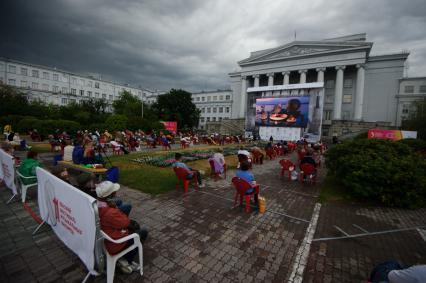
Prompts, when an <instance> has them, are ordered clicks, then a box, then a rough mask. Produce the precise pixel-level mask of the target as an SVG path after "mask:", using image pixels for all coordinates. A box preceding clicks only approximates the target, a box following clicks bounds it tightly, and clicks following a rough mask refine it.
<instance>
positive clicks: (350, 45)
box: [238, 41, 372, 66]
mask: <svg viewBox="0 0 426 283" xmlns="http://www.w3.org/2000/svg"><path fill="white" fill-rule="evenodd" d="M371 47H372V43H370V42H330V41H327V42H325V41H321V42H306V41H304V42H303V41H299V42H298V41H295V42H292V43H290V44H286V45H283V46H280V47H277V48H273V49H267V50H262V51H256V52H253V53H252V54H251V56H250V57H249V58H247V59H244V60H242V61H239V62H238V64H239V65H240V66H241V65H250V64H259V63H266V62H268V61H277V60H287V59H290V58H291V59H293V58H299V57H305V56H322V55H326V54H330V53H343V52H350V51H355V50H362V49H363V50H366V51H367V53H368V52H369V51H370V49H371Z"/></svg>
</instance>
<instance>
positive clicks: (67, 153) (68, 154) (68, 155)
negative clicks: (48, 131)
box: [62, 140, 74, 162]
mask: <svg viewBox="0 0 426 283" xmlns="http://www.w3.org/2000/svg"><path fill="white" fill-rule="evenodd" d="M66 144H67V145H66V146H65V147H64V156H63V158H62V160H64V161H69V162H71V161H72V153H73V151H74V146H73V145H71V142H70V141H69V140H67V141H66Z"/></svg>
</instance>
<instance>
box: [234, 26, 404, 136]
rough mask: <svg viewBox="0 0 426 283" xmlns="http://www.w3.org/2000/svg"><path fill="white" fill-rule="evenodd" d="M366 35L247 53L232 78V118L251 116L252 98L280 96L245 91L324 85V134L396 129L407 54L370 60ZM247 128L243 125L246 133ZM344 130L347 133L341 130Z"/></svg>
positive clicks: (252, 108)
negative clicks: (381, 127)
mask: <svg viewBox="0 0 426 283" xmlns="http://www.w3.org/2000/svg"><path fill="white" fill-rule="evenodd" d="M372 47H373V42H369V41H367V40H366V34H365V33H363V34H356V35H349V36H343V37H338V38H332V39H325V40H320V41H293V42H291V43H288V44H285V45H282V46H279V47H276V48H271V49H266V50H260V51H255V52H251V54H250V57H248V58H246V59H244V60H241V61H239V62H238V65H239V66H240V71H237V72H233V73H230V74H229V76H230V79H231V89H232V92H233V104H232V118H233V119H241V118H243V119H245V118H246V117H247V115H248V114H249V113H250V111H255V110H254V109H255V101H256V98H259V97H262V96H266V97H269V96H281V95H283V94H284V93H283V92H282V91H266V92H254V93H253V92H249V93H248V92H247V88H251V87H262V86H278V85H288V84H304V83H312V82H323V83H324V108H323V135H331V134H332V133H331V131H336V129H334V128H333V127H332V126H333V125H344V126H343V127H340V128H338V134H339V135H340V134H345V132H354V131H356V130H357V128H359V127H361V128H363V127H364V128H365V127H371V124H381V125H383V124H385V125H389V126H392V125H396V126H397V125H398V122H399V121H398V119H397V103H398V102H397V94H398V92H399V80H400V79H401V78H403V75H404V65H405V61H406V60H407V57H408V55H409V53H408V52H400V53H389V54H382V55H371V49H372ZM248 127H250V125H247V124H246V129H247V128H248ZM345 127H346V128H345Z"/></svg>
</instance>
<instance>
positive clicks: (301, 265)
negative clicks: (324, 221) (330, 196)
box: [288, 203, 321, 283]
mask: <svg viewBox="0 0 426 283" xmlns="http://www.w3.org/2000/svg"><path fill="white" fill-rule="evenodd" d="M320 209H321V204H320V203H316V204H315V208H314V212H313V214H312V219H311V221H310V222H309V226H308V228H307V229H306V233H305V237H304V238H303V242H302V244H301V245H300V246H299V249H298V250H297V253H296V259H295V261H294V264H293V268H292V271H291V275H290V277H289V279H288V282H293V283H301V282H302V281H303V273H304V272H305V267H306V264H307V262H308V256H309V250H310V249H311V244H312V239H313V238H314V234H315V230H316V228H317V223H318V218H319V213H320Z"/></svg>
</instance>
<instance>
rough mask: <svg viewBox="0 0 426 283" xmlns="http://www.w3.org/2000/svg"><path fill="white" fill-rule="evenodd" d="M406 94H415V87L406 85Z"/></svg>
mask: <svg viewBox="0 0 426 283" xmlns="http://www.w3.org/2000/svg"><path fill="white" fill-rule="evenodd" d="M404 92H405V93H414V86H413V85H406V86H405V88H404Z"/></svg>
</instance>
